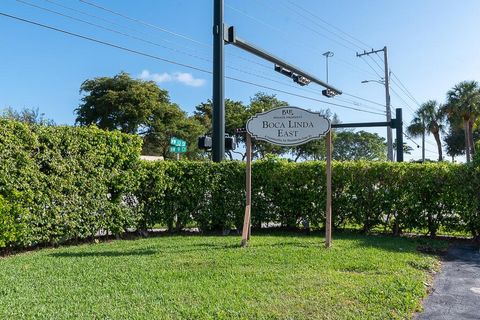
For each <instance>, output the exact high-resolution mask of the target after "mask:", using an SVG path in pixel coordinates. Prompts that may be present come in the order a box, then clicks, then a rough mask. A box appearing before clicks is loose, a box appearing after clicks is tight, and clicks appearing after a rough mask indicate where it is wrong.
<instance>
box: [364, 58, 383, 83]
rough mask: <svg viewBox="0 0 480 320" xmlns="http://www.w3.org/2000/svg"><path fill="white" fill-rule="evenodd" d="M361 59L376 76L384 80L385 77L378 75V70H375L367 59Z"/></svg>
mask: <svg viewBox="0 0 480 320" xmlns="http://www.w3.org/2000/svg"><path fill="white" fill-rule="evenodd" d="M361 59H362V60H363V61H364V62H365V63H366V64H367V65H368V66H369V67H370V69H372V71H373V72H375V74H376V75H377V76H378V77H379V78H380V79H383V76H382V75H381V74H380V73H378V71H377V69H375V68H374V67H372V65H371V64H370V63H368V61H367V59H365V58H364V57H363V56H362V57H361Z"/></svg>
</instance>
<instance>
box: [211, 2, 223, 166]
mask: <svg viewBox="0 0 480 320" xmlns="http://www.w3.org/2000/svg"><path fill="white" fill-rule="evenodd" d="M213 6H214V8H213V97H212V98H213V99H212V100H213V117H212V118H213V119H212V129H213V134H212V160H213V161H214V162H221V161H222V160H223V159H224V158H225V57H224V14H223V8H224V7H223V0H214V4H213Z"/></svg>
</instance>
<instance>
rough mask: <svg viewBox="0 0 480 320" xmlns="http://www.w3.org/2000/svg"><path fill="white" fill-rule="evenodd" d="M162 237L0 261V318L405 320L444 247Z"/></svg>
mask: <svg viewBox="0 0 480 320" xmlns="http://www.w3.org/2000/svg"><path fill="white" fill-rule="evenodd" d="M322 236H323V235H322V234H317V233H313V234H310V235H302V234H292V233H288V234H285V233H269V234H263V235H262V234H257V233H254V234H253V236H252V239H251V240H250V246H249V248H247V249H246V250H242V249H240V248H238V247H239V243H240V239H239V237H238V236H236V237H217V236H201V237H198V236H163V237H155V238H149V239H140V240H135V241H110V242H106V243H100V244H92V245H83V246H75V247H61V248H56V249H45V250H40V251H35V252H32V253H30V254H25V255H17V256H12V257H8V258H5V259H0V270H2V272H1V273H0V288H1V289H0V292H1V295H2V303H0V318H2V319H299V320H302V319H309V320H310V319H409V318H411V317H412V316H413V313H414V312H415V311H417V310H419V308H421V299H422V298H423V297H424V296H426V294H427V292H426V287H425V283H428V282H429V281H430V274H429V273H430V272H431V271H433V270H436V269H437V265H438V258H437V257H435V256H433V255H425V254H422V253H421V252H418V251H417V247H418V246H428V245H431V244H434V245H439V246H440V247H441V248H445V247H446V245H447V243H445V242H440V241H439V242H432V241H426V240H424V239H415V238H413V239H410V238H400V237H385V236H362V235H358V234H356V235H355V234H343V233H335V234H334V246H333V247H332V248H331V249H329V250H326V249H324V248H323V238H322Z"/></svg>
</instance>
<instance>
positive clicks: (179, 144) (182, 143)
mask: <svg viewBox="0 0 480 320" xmlns="http://www.w3.org/2000/svg"><path fill="white" fill-rule="evenodd" d="M170 145H171V146H174V147H186V146H187V141H185V140H182V139H179V138H175V137H171V138H170Z"/></svg>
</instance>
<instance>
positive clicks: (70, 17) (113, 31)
mask: <svg viewBox="0 0 480 320" xmlns="http://www.w3.org/2000/svg"><path fill="white" fill-rule="evenodd" d="M46 1H48V0H46ZM17 2H20V3H23V4H25V5H28V6H31V7H34V8H37V9H40V10H43V11H47V12H50V13H53V14H56V15H59V16H61V17H64V18H67V19H71V20H74V21H77V22H81V23H84V24H87V25H90V26H93V27H96V28H99V29H102V30H105V31H108V32H112V33H115V34H119V35H122V36H125V37H128V38H131V39H135V40H138V41H141V42H144V43H147V44H150V45H154V46H157V47H161V48H164V49H168V50H171V51H174V52H179V53H182V54H185V55H187V56H190V57H192V58H196V59H200V60H203V61H207V62H212V60H211V59H209V58H204V57H201V56H198V55H195V54H191V53H188V52H185V51H182V50H178V49H176V48H172V47H168V46H165V45H162V44H159V43H157V42H153V41H150V40H146V39H144V38H140V37H137V36H134V35H132V34H128V33H125V32H121V31H118V30H115V29H111V28H108V27H104V26H102V25H99V24H96V23H93V22H90V21H87V20H83V19H80V18H76V17H73V16H70V15H67V14H64V13H61V12H58V11H55V10H51V9H48V8H45V7H42V6H38V5H35V4H33V3H29V2H27V1H24V0H17ZM49 2H50V1H49Z"/></svg>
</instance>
